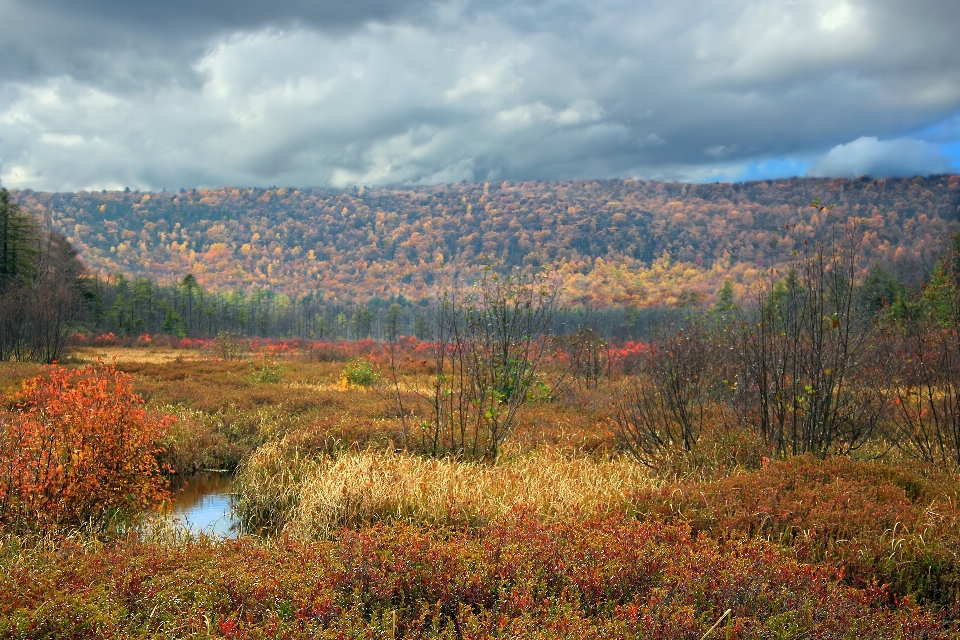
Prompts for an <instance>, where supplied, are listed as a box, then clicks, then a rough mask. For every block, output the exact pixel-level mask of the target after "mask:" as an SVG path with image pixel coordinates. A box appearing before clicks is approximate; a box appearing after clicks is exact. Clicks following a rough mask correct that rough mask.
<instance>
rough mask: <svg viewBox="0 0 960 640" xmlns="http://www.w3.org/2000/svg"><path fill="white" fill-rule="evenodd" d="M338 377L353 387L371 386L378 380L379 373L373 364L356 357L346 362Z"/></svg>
mask: <svg viewBox="0 0 960 640" xmlns="http://www.w3.org/2000/svg"><path fill="white" fill-rule="evenodd" d="M340 378H341V380H343V382H344V383H346V384H349V385H353V386H355V387H372V386H373V385H374V384H376V383H377V381H378V380H380V374H379V373H378V372H377V370H376V369H375V368H374V366H373V364H371V363H370V362H368V361H366V360H362V359H359V358H357V359H354V360H351V361H349V362H348V363H347V364H346V366H345V367H344V368H343V372H342V373H341V374H340Z"/></svg>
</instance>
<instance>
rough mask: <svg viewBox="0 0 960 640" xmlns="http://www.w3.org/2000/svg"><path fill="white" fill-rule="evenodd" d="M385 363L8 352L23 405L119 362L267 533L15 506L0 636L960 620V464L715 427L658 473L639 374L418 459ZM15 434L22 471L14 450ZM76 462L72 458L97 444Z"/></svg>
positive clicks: (931, 633)
mask: <svg viewBox="0 0 960 640" xmlns="http://www.w3.org/2000/svg"><path fill="white" fill-rule="evenodd" d="M194 346H196V347H202V346H203V345H194ZM381 355H382V354H381ZM381 355H378V354H377V353H375V352H369V351H367V352H364V353H351V352H350V349H349V348H345V349H343V350H342V352H338V353H332V352H331V353H327V354H326V355H324V357H322V358H318V357H317V354H316V353H307V352H305V351H298V350H296V349H279V350H276V349H275V350H273V351H271V352H268V350H266V349H264V350H262V351H261V352H260V353H255V354H249V353H248V354H244V355H240V356H236V357H233V359H224V358H220V357H217V355H216V354H215V353H213V352H211V351H210V350H205V349H203V348H192V349H183V348H171V347H143V348H120V347H83V348H81V349H78V350H77V351H75V352H74V353H73V354H72V355H71V357H70V360H69V362H68V363H66V364H65V365H64V369H63V370H61V373H59V374H58V373H56V370H51V369H49V368H46V367H42V366H40V365H26V364H15V363H0V393H2V394H3V403H4V409H3V410H4V414H3V415H4V416H5V417H4V418H3V419H4V420H12V419H13V418H12V417H11V416H14V417H15V415H16V413H17V411H25V409H23V407H24V406H26V405H25V404H24V403H25V402H26V400H24V398H26V397H27V395H25V394H27V393H28V392H27V391H24V390H23V389H26V388H27V387H22V386H21V385H23V383H24V381H25V380H30V379H37V377H38V376H39V377H40V378H43V377H44V376H46V377H48V378H49V377H50V376H53V377H54V378H56V376H57V375H60V376H61V377H62V378H63V379H64V380H67V379H68V378H69V374H68V373H64V372H63V371H65V370H84V369H83V367H85V366H87V365H90V364H91V363H96V361H97V358H98V357H99V358H103V359H104V360H105V361H106V362H108V363H109V362H114V363H115V364H114V367H115V369H113V371H114V373H113V374H111V375H114V378H112V379H114V380H118V381H122V380H128V381H130V382H131V383H132V390H133V391H134V392H135V393H136V394H138V395H139V397H140V398H142V400H143V404H142V405H138V406H139V407H140V409H142V410H143V411H144V414H143V415H144V416H146V417H145V418H143V419H144V420H148V419H149V420H154V422H152V423H151V424H155V425H157V432H156V433H157V434H159V435H157V440H158V442H157V443H156V446H153V447H152V448H150V452H152V455H155V456H157V457H158V458H157V459H158V462H159V464H160V465H161V467H162V469H164V473H165V474H166V475H165V476H164V477H166V476H169V475H176V476H180V477H184V478H186V479H187V481H189V479H190V477H191V474H193V473H195V472H197V471H199V470H203V469H226V470H230V471H231V472H233V473H234V474H235V475H234V481H233V491H234V492H235V500H234V507H233V508H234V513H235V517H236V519H237V520H239V522H240V523H241V525H242V530H243V531H245V532H251V533H243V534H241V535H239V536H237V537H235V538H230V539H224V538H219V537H214V536H207V535H203V534H197V533H193V532H190V531H187V530H184V529H182V528H178V527H177V526H174V525H170V524H168V523H167V522H166V521H165V520H164V519H163V518H162V515H160V516H152V515H150V514H151V513H152V510H151V509H152V508H151V509H147V511H145V512H143V513H142V514H141V518H140V520H138V523H137V524H136V525H135V526H129V520H128V521H124V522H125V523H126V524H125V526H119V524H118V522H113V523H107V524H104V523H103V521H97V522H94V521H93V519H92V518H88V522H87V524H86V526H83V525H81V526H72V527H56V526H50V527H46V528H42V527H41V528H37V527H32V528H31V527H29V526H25V525H24V526H21V525H22V523H19V524H18V521H17V520H16V519H14V518H13V517H12V516H10V517H8V519H7V521H6V525H5V528H4V529H2V532H3V533H2V538H0V582H2V583H3V588H2V589H0V637H11V638H84V637H115V638H126V637H143V638H161V637H176V638H182V637H189V638H643V639H648V638H649V639H652V638H662V639H673V638H683V639H691V640H701V639H707V638H717V639H719V638H738V639H739V638H857V639H858V640H859V639H867V638H891V639H892V638H916V639H920V638H950V637H956V634H957V633H960V604H958V602H960V476H958V475H957V473H956V471H955V470H953V469H950V470H945V469H940V468H934V467H932V466H930V465H925V464H922V463H919V462H915V461H911V460H908V459H905V458H903V457H901V456H900V455H899V454H897V453H896V451H895V450H892V449H889V448H887V447H884V446H882V443H877V444H876V445H874V446H871V447H866V448H864V449H862V450H860V451H859V452H858V453H857V454H856V455H851V456H837V457H827V458H826V459H818V458H814V457H810V456H795V457H787V458H777V457H776V456H774V455H772V454H771V452H770V451H769V450H767V449H765V447H764V446H763V445H762V443H761V442H760V441H759V440H758V439H757V438H755V437H754V436H753V435H751V434H750V433H746V432H744V431H742V430H738V429H736V428H732V427H730V426H725V424H724V423H723V422H722V421H720V420H717V421H716V424H712V423H711V424H708V426H707V427H706V428H705V429H704V432H703V433H702V435H701V437H700V439H699V441H698V442H697V446H696V447H695V448H694V449H693V450H692V451H689V452H677V453H676V454H674V455H668V456H665V457H664V458H663V460H662V461H661V464H660V465H658V466H656V467H654V468H651V467H650V466H649V465H647V466H645V465H642V464H640V463H638V462H636V461H635V460H634V459H633V458H631V457H629V456H628V455H626V454H625V453H624V452H623V448H622V447H621V446H620V443H619V442H618V440H617V436H616V435H615V434H616V430H615V428H614V418H615V415H614V413H615V407H616V403H617V400H618V399H619V398H622V397H624V394H625V393H626V391H625V390H626V389H627V385H629V384H632V383H633V380H631V378H630V376H628V375H625V374H623V373H622V372H621V373H614V375H609V376H605V377H602V378H601V379H599V380H598V381H595V383H592V384H584V385H579V384H570V385H568V386H566V387H564V388H563V389H562V390H561V391H560V392H558V393H556V394H551V395H549V396H545V397H533V398H531V399H530V400H529V401H528V402H527V403H526V405H525V406H524V408H523V410H522V412H521V413H520V418H519V421H518V422H517V424H516V426H515V427H514V429H513V431H512V433H511V435H510V437H509V438H508V439H507V440H506V442H505V445H504V447H503V448H502V449H501V450H500V453H499V455H498V457H497V460H496V461H495V462H489V461H471V460H467V459H464V458H457V457H442V456H441V457H428V456H424V455H419V454H417V453H416V452H414V451H410V450H408V448H405V447H404V442H405V435H404V433H405V429H409V425H408V424H406V423H404V421H403V420H402V419H401V415H400V414H399V412H398V410H397V408H396V407H397V403H396V398H395V394H396V391H397V390H396V389H394V388H391V386H390V385H389V384H388V382H387V376H386V375H385V366H386V365H385V363H384V361H383V359H382V357H381ZM357 358H360V359H362V360H363V361H365V362H369V363H370V364H371V368H372V371H373V375H372V376H370V377H368V378H367V379H365V380H363V381H362V382H363V384H355V383H353V382H351V380H350V376H346V377H345V376H344V371H345V369H346V368H347V367H348V366H350V363H351V361H352V362H353V363H354V364H355V363H356V362H357ZM410 363H411V365H410V366H411V370H410V371H408V372H407V378H406V380H408V381H410V380H413V381H414V382H413V383H409V382H408V386H407V387H406V388H405V389H402V390H401V393H408V394H412V393H414V392H415V390H414V389H413V388H412V387H411V386H410V384H414V385H415V384H416V382H415V381H416V380H417V379H418V378H417V377H418V376H422V381H423V384H424V385H428V384H429V371H426V370H424V369H422V368H421V369H418V368H417V365H416V362H415V361H414V360H411V361H410ZM95 368H96V367H94V369H87V370H86V371H93V370H95ZM51 371H53V372H52V373H51ZM91 375H93V374H91ZM32 384H34V386H36V385H37V384H38V383H32ZM112 384H114V385H116V384H120V383H119V382H114V383H112ZM64 385H66V383H64ZM27 386H28V387H29V386H30V385H27ZM65 388H66V386H61V387H60V391H56V393H61V394H63V393H66V392H65V391H64V389H65ZM104 388H106V387H104ZM110 388H113V387H110ZM50 393H54V392H50ZM44 397H52V396H44ZM64 402H66V401H64ZM50 406H54V405H53V404H51V405H50ZM58 406H59V405H58ZM37 411H38V412H39V413H38V415H40V414H43V415H46V414H44V411H46V412H47V413H49V414H50V415H53V413H55V410H54V409H49V410H48V409H44V408H43V407H41V408H40V409H37ZM111 411H113V410H112V409H111ZM117 411H119V409H118V410H117ZM66 413H69V411H67V412H66ZM106 413H109V412H106ZM98 415H99V414H98ZM110 415H114V414H110ZM138 415H139V414H138ZM151 416H153V417H151ZM163 416H173V419H172V420H169V419H167V418H165V417H163ZM105 420H106V419H105ZM408 422H409V420H408ZM24 424H27V423H26V422H25V423H24ZM29 424H33V423H29ZM70 424H73V423H72V422H71V423H70ZM105 424H106V422H105ZM8 431H9V430H8ZM9 432H10V433H13V431H9ZM23 437H26V436H23ZM0 444H2V445H3V447H6V450H5V452H4V456H0V457H2V458H3V460H2V462H3V463H4V464H8V463H9V465H13V464H14V463H13V462H10V461H11V460H13V461H16V459H17V458H16V456H14V455H13V454H12V453H11V451H12V446H13V445H12V444H11V441H10V440H9V439H8V440H6V441H4V442H3V443H0ZM72 455H73V456H74V457H73V458H71V457H70V456H71V453H70V452H68V453H67V454H66V459H68V460H72V461H73V462H72V463H73V464H75V465H76V466H78V467H79V465H80V461H81V460H82V458H83V452H82V451H80V450H79V449H78V450H77V451H76V452H73V454H72ZM46 459H47V458H44V460H46ZM9 469H13V466H9V468H8V469H7V470H6V471H3V470H0V485H2V482H3V478H6V477H7V476H3V475H2V474H3V473H6V472H7V471H9ZM54 471H58V470H57V469H54ZM58 473H60V475H54V476H51V477H56V478H61V479H62V482H64V483H66V482H67V481H68V480H69V478H71V477H73V476H70V473H69V472H68V471H64V470H62V469H61V470H59V471H58ZM118 473H119V471H118ZM100 477H102V482H103V483H109V482H110V478H109V473H108V472H107V471H103V472H102V473H101V476H100ZM164 481H165V480H164ZM3 486H7V487H8V488H7V491H8V493H9V492H10V491H11V490H10V489H9V487H11V486H13V485H12V484H10V482H8V484H7V485H3ZM3 486H0V492H2V491H4V489H3ZM85 486H87V485H85ZM100 489H104V491H106V488H103V487H90V486H87V488H86V489H85V491H95V490H100ZM124 491H132V489H124ZM115 493H116V492H114V493H109V492H106V493H103V495H104V496H114V495H115ZM49 495H54V494H49ZM98 495H99V494H98ZM8 498H9V496H5V495H3V494H2V493H0V501H2V500H6V501H7V502H9V500H8ZM77 499H78V500H79V498H77ZM104 499H107V498H104ZM110 499H113V498H110ZM38 500H39V498H38ZM7 502H4V504H7ZM11 504H12V503H11ZM37 504H45V505H48V508H49V509H51V510H55V509H57V508H62V509H65V508H66V507H65V506H64V503H59V506H58V504H55V503H54V502H51V501H50V500H47V502H37ZM118 504H121V503H118ZM122 504H126V503H122ZM27 511H29V510H25V511H23V513H27ZM11 513H12V512H11ZM118 513H119V511H118ZM144 514H145V515H144ZM28 516H29V514H28V515H27V516H23V517H24V518H26V517H28ZM2 517H3V515H2V514H0V522H2ZM24 522H25V521H24Z"/></svg>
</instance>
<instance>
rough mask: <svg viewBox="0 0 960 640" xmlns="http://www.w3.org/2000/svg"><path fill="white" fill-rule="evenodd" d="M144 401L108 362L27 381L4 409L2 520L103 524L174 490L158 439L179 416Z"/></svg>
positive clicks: (37, 525) (11, 523)
mask: <svg viewBox="0 0 960 640" xmlns="http://www.w3.org/2000/svg"><path fill="white" fill-rule="evenodd" d="M142 405H143V400H142V399H141V398H140V397H139V396H138V395H137V394H135V393H134V392H133V386H132V378H131V376H130V375H128V374H125V373H123V372H121V371H119V370H117V368H116V367H115V366H114V365H104V364H103V362H99V363H98V364H96V365H94V366H88V367H86V368H83V369H79V370H77V369H67V368H64V367H59V366H56V365H54V366H52V367H50V368H49V370H48V371H47V375H43V376H38V377H36V378H32V379H30V380H27V381H25V382H24V383H23V388H22V389H21V391H20V393H19V394H18V395H17V396H15V397H14V398H13V402H12V406H11V410H9V411H4V412H2V413H0V528H13V529H18V530H24V529H39V530H47V529H53V528H62V527H69V526H76V525H79V524H81V523H92V524H94V525H96V526H100V527H104V526H107V525H109V524H110V523H117V522H129V521H130V519H131V518H132V517H134V516H136V515H137V514H139V513H140V512H142V511H143V510H144V509H147V508H149V507H150V506H153V505H156V504H158V503H159V502H161V501H162V500H163V499H164V498H165V497H167V495H168V494H167V491H166V488H165V480H164V478H163V476H162V475H161V470H160V467H159V464H158V462H157V454H158V453H160V451H161V450H160V449H159V447H158V445H157V442H158V441H159V439H160V437H161V436H162V435H163V434H164V433H165V432H166V431H167V429H168V428H169V427H170V424H171V422H172V419H173V418H172V417H171V416H167V415H159V414H153V413H150V412H147V411H145V410H144V409H143V406H142Z"/></svg>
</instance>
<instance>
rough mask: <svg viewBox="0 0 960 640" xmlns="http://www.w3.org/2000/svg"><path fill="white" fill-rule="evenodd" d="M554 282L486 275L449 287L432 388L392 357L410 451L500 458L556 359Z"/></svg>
mask: <svg viewBox="0 0 960 640" xmlns="http://www.w3.org/2000/svg"><path fill="white" fill-rule="evenodd" d="M550 284H551V283H549V282H548V281H547V278H546V277H545V276H543V275H540V274H530V273H526V272H521V271H514V272H512V273H510V274H509V275H506V276H502V275H499V274H496V273H494V272H493V271H492V270H490V269H486V270H485V271H484V273H483V275H482V277H481V278H480V279H479V280H478V281H477V282H476V283H475V284H474V285H473V286H471V287H468V288H466V289H465V290H460V289H458V288H456V287H451V289H450V290H449V291H448V292H447V293H446V294H444V295H443V296H442V297H441V299H440V300H439V301H437V303H436V304H435V306H434V308H433V315H432V322H431V327H430V329H429V337H430V340H431V342H432V346H433V348H432V353H433V358H432V362H431V363H430V373H429V382H428V383H427V384H426V385H425V384H423V380H422V377H421V378H420V380H419V381H411V380H410V379H409V378H407V379H406V380H404V379H403V377H402V376H401V375H400V373H399V366H398V365H397V362H396V357H393V358H391V379H392V381H393V398H394V402H395V404H396V406H397V409H398V412H399V414H400V416H401V422H402V424H403V430H404V438H405V440H406V442H405V444H406V446H407V447H408V448H412V449H417V450H419V451H422V452H424V453H426V454H429V455H444V454H451V455H457V456H463V457H467V458H472V459H487V460H491V461H492V460H495V459H496V458H497V456H498V455H499V451H500V447H501V445H502V444H503V442H504V441H505V440H506V438H507V437H508V436H509V435H510V433H511V431H512V430H513V428H514V426H515V425H516V421H517V418H518V415H519V412H520V410H521V408H522V407H523V405H524V404H525V403H526V402H527V400H528V397H529V394H530V392H531V389H532V387H533V385H534V384H535V382H536V381H538V379H539V378H538V376H540V375H541V374H542V373H543V372H544V370H545V365H546V363H547V360H548V357H549V354H550V342H549V340H548V332H549V330H550V327H551V325H552V323H553V320H554V316H555V314H556V313H557V311H558V300H557V296H558V288H557V287H554V286H550ZM392 353H394V354H395V352H392ZM557 383H558V381H557V380H554V381H553V384H554V385H555V384H557Z"/></svg>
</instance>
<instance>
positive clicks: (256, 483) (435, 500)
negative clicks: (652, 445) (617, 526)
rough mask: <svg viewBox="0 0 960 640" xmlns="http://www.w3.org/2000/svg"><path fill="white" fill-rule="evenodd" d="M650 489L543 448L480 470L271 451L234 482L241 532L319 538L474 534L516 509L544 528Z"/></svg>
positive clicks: (638, 476) (634, 470) (613, 461)
mask: <svg viewBox="0 0 960 640" xmlns="http://www.w3.org/2000/svg"><path fill="white" fill-rule="evenodd" d="M652 486H654V481H653V480H652V479H651V477H650V475H649V474H648V472H647V471H646V470H645V469H644V468H643V467H641V466H640V465H638V464H636V463H634V462H632V461H631V460H628V459H626V458H622V457H616V458H609V457H608V458H601V459H595V458H588V457H584V456H577V455H566V454H564V453H563V452H560V451H557V450H552V449H545V450H539V451H537V452H534V453H528V454H525V455H519V456H517V457H515V458H513V459H510V460H508V461H506V462H504V463H501V464H498V465H486V464H480V463H473V462H463V461H459V460H457V459H454V458H423V457H420V456H415V455H410V454H407V453H389V452H378V451H374V450H365V451H351V452H347V453H343V454H341V455H338V456H336V457H327V456H324V457H320V458H316V459H309V458H304V457H302V456H301V455H300V454H299V450H294V451H284V445H283V443H280V442H277V443H272V444H269V445H267V446H264V447H262V448H261V449H260V450H258V451H257V452H256V453H255V454H254V455H253V456H252V457H251V458H250V460H249V461H248V463H247V464H246V465H244V466H243V468H242V469H241V471H240V473H239V474H238V477H237V491H238V501H237V512H238V514H239V516H240V518H241V520H242V521H243V522H244V524H245V525H246V526H247V527H263V526H265V525H269V526H271V527H274V528H277V529H281V530H283V531H284V532H286V533H289V534H291V535H295V536H297V537H302V538H306V539H320V538H329V537H332V536H334V535H336V534H337V532H338V531H339V530H340V529H341V528H343V527H350V528H359V527H363V526H368V525H371V524H375V523H379V522H395V521H403V522H408V523H414V524H428V525H444V526H454V527H459V526H465V525H466V526H477V525H481V524H483V523H486V522H489V521H491V520H492V519H494V518H496V517H499V516H501V515H503V514H504V513H507V512H509V511H510V510H511V509H514V508H517V507H519V506H524V507H526V508H528V509H531V510H532V511H533V512H534V513H536V514H538V515H539V516H540V517H544V518H547V519H550V518H556V517H560V516H561V515H565V514H569V513H572V512H574V511H576V510H581V509H592V508H595V507H598V506H601V505H617V506H629V505H628V501H629V498H630V497H631V496H633V495H636V494H637V493H638V492H639V491H641V490H643V489H649V488H651V487H652ZM268 513H269V514H272V515H271V516H270V517H269V518H268V517H267V516H266V515H265V514H268Z"/></svg>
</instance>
